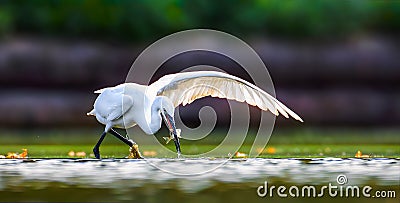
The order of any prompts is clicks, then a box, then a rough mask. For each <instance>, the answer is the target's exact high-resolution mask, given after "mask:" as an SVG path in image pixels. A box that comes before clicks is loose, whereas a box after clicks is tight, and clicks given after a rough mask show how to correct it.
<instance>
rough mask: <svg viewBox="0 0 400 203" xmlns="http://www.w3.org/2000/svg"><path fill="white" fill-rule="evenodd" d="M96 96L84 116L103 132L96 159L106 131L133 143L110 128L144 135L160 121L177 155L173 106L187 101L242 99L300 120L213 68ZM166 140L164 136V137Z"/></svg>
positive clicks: (259, 92)
mask: <svg viewBox="0 0 400 203" xmlns="http://www.w3.org/2000/svg"><path fill="white" fill-rule="evenodd" d="M95 93H99V94H100V95H99V96H98V97H97V99H96V101H95V102H94V109H93V110H92V111H90V112H89V113H87V115H93V116H96V119H97V120H98V121H99V122H100V123H102V124H104V125H105V129H104V132H103V133H102V134H101V137H100V139H99V141H98V142H97V144H96V145H95V147H94V149H93V152H94V155H95V156H96V158H100V152H99V147H100V145H101V143H102V141H103V139H104V137H105V135H106V133H107V132H110V133H111V134H113V135H114V136H116V137H117V138H118V139H120V140H121V141H123V142H124V143H126V144H127V145H129V146H131V147H132V146H133V145H135V143H134V142H133V141H132V140H130V139H129V138H125V137H123V136H121V135H120V134H119V133H117V131H115V130H114V129H113V128H114V127H115V128H123V129H127V128H131V127H133V126H135V125H138V126H139V127H140V128H141V129H142V130H143V131H144V132H145V133H146V134H154V133H156V132H157V131H158V130H159V129H160V128H161V120H162V119H163V120H164V123H165V124H166V126H167V127H168V129H169V131H170V136H171V138H170V139H173V140H174V143H175V147H176V151H177V153H178V155H179V154H180V153H181V149H180V143H179V134H180V131H179V129H176V128H175V121H174V111H175V107H177V106H179V105H180V104H182V105H183V106H184V105H186V104H190V103H191V102H193V101H194V100H196V99H199V98H202V97H206V96H212V97H219V98H226V99H231V100H236V101H239V102H246V103H248V104H250V105H253V106H257V107H259V108H260V109H262V110H264V111H267V110H269V111H271V112H272V113H273V114H275V115H276V116H278V115H279V114H282V115H283V116H285V117H286V118H288V117H289V116H291V117H293V118H294V119H296V120H299V121H301V122H303V120H302V119H301V118H300V117H299V116H298V115H297V114H296V113H294V112H293V111H291V110H290V109H289V108H288V107H286V106H285V105H284V104H282V103H281V102H279V101H278V100H277V99H275V98H274V97H272V96H271V95H269V94H268V93H266V92H265V91H263V90H262V89H260V88H259V87H257V86H255V85H253V84H251V83H249V82H247V81H245V80H243V79H241V78H238V77H235V76H232V75H229V74H226V73H222V72H216V71H195V72H185V73H176V74H170V75H165V76H163V77H162V78H160V79H159V80H158V81H156V82H154V83H153V84H151V85H149V86H147V85H140V84H136V83H124V84H120V85H117V86H115V87H107V88H103V89H100V90H97V91H95ZM167 140H168V139H167Z"/></svg>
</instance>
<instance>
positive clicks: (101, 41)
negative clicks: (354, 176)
mask: <svg viewBox="0 0 400 203" xmlns="http://www.w3.org/2000/svg"><path fill="white" fill-rule="evenodd" d="M399 22H400V2H399V1H322V0H318V1H313V2H309V1H279V0H272V1H260V0H250V1H243V0H236V1H231V0H229V1H228V0H221V1H197V0H194V1H183V0H164V1H147V0H146V1H144V0H143V1H140V0H136V1H116V0H100V1H77V0H68V1H66V0H65V1H63V0H48V1H43V0H37V1H19V0H9V1H7V0H1V1H0V112H1V116H0V128H3V129H5V128H11V129H31V128H58V127H67V128H70V127H99V126H98V124H97V122H96V121H95V119H94V118H91V117H86V115H85V114H86V112H88V111H90V110H91V108H92V105H93V102H94V99H95V96H96V95H94V94H93V91H94V90H96V89H99V88H102V87H105V86H111V85H116V84H119V83H122V82H124V80H125V77H126V75H127V73H128V71H129V68H130V66H131V65H132V63H133V61H134V60H135V58H136V56H137V55H138V54H139V53H140V52H141V51H142V50H143V49H144V48H145V47H147V46H148V45H150V44H151V43H152V42H154V41H156V40H158V39H160V38H161V37H164V36H166V35H168V34H172V33H174V32H177V31H182V30H186V29H194V28H209V29H216V30H220V31H224V32H227V33H230V34H232V35H235V36H238V37H239V38H241V39H243V40H244V41H246V42H247V43H249V44H250V45H251V46H252V47H253V48H254V49H255V50H256V51H257V53H258V54H259V55H260V56H261V58H262V59H263V60H264V62H265V63H266V65H267V67H268V70H269V72H270V74H271V77H272V79H273V82H274V85H275V89H276V94H277V97H278V99H280V100H282V101H283V102H284V103H286V104H287V105H288V106H289V107H291V108H292V109H293V110H295V111H296V112H297V113H298V114H299V115H301V116H302V117H303V119H304V120H305V123H304V124H303V125H304V126H311V127H318V126H339V127H343V126H344V127H379V128H380V127H397V126H398V123H400V94H399V90H400V89H399V84H400V67H399V65H400V63H399V59H400V46H399V45H400V43H399V42H400V41H399V38H398V36H399V34H400V23H399ZM205 63H206V64H209V65H215V66H218V67H229V69H225V71H227V72H229V73H231V74H234V75H237V76H239V77H242V78H244V79H247V80H250V81H251V78H250V77H249V76H248V75H247V74H245V72H244V71H243V69H241V68H240V67H239V66H237V65H236V64H234V63H232V61H229V60H228V59H227V58H224V57H221V56H219V55H216V54H210V53H204V52H197V53H196V52H195V53H187V54H183V55H180V56H177V57H175V58H173V59H171V60H170V61H168V62H167V63H166V64H164V65H163V67H162V68H161V69H160V71H158V72H157V74H156V75H155V76H154V80H155V79H158V78H159V77H161V76H162V75H163V74H166V73H174V72H177V71H180V70H182V69H184V68H187V67H189V66H192V65H198V64H205ZM215 101H216V99H202V100H200V101H197V102H195V103H194V105H193V106H192V107H187V108H192V109H196V108H198V106H200V105H204V104H205V103H213V105H216V106H218V105H220V106H221V108H217V109H219V110H218V111H220V113H222V114H221V115H222V117H219V118H218V119H219V124H220V125H224V124H227V123H228V122H229V117H223V115H229V114H226V113H225V114H224V112H225V111H229V109H228V107H227V106H226V105H227V103H226V102H215ZM185 108H186V107H185ZM252 114H254V115H255V117H256V118H257V116H259V112H258V111H257V110H256V109H255V108H252ZM183 116H185V115H183ZM185 119H186V121H187V122H189V123H190V122H193V123H196V121H198V118H197V114H186V116H185ZM252 121H253V122H255V123H256V122H257V119H252ZM277 122H278V125H279V126H280V127H293V126H297V125H298V123H297V122H295V121H293V120H287V119H283V118H278V120H277ZM194 125H196V124H194Z"/></svg>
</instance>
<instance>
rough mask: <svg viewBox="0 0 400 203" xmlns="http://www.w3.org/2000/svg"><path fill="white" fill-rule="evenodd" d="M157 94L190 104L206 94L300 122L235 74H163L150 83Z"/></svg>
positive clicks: (150, 88) (279, 104)
mask: <svg viewBox="0 0 400 203" xmlns="http://www.w3.org/2000/svg"><path fill="white" fill-rule="evenodd" d="M149 90H150V91H155V93H156V95H158V96H166V97H168V98H170V99H171V101H172V102H173V104H174V106H175V107H176V106H179V105H180V104H182V105H183V106H185V105H186V104H190V103H192V102H193V101H194V100H196V99H199V98H203V97H206V96H211V97H218V98H226V99H230V100H236V101H239V102H246V103H248V104H250V105H253V106H257V107H259V108H260V109H262V110H264V111H268V110H269V111H271V112H272V113H273V114H275V115H279V113H280V114H282V115H283V116H285V117H286V118H288V117H289V116H291V117H293V118H294V119H296V120H299V121H301V122H303V120H302V119H301V118H300V117H299V116H298V115H297V114H296V113H294V112H293V111H292V110H290V109H289V108H288V107H286V106H285V105H284V104H282V103H281V102H279V101H278V100H277V99H275V98H274V97H273V96H271V95H269V94H268V93H266V92H265V91H264V90H262V89H260V88H259V87H257V86H255V85H253V84H251V83H249V82H247V81H245V80H243V79H240V78H238V77H235V76H232V75H229V74H226V73H222V72H216V71H195V72H185V73H177V74H171V75H166V76H164V77H162V78H160V79H159V80H158V81H156V82H154V83H153V84H151V85H150V86H149Z"/></svg>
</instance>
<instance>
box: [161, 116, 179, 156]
mask: <svg viewBox="0 0 400 203" xmlns="http://www.w3.org/2000/svg"><path fill="white" fill-rule="evenodd" d="M161 115H162V116H163V118H164V122H165V125H166V126H167V127H168V130H169V131H170V133H172V134H173V135H174V143H175V148H176V152H177V153H178V157H179V156H180V155H181V144H180V143H179V136H178V133H177V132H176V127H175V121H174V118H173V117H172V116H171V115H169V114H168V113H167V111H165V110H163V111H162V112H161Z"/></svg>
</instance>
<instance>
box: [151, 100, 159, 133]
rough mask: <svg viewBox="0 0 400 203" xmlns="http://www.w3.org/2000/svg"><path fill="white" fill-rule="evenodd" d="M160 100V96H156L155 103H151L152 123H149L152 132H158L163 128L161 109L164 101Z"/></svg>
mask: <svg viewBox="0 0 400 203" xmlns="http://www.w3.org/2000/svg"><path fill="white" fill-rule="evenodd" d="M160 100H161V99H160V98H156V99H155V100H154V102H153V104H152V105H151V110H150V123H149V128H150V131H151V134H154V133H156V132H157V131H158V130H160V128H161V122H162V118H161V115H160V109H161V103H162V101H160Z"/></svg>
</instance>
